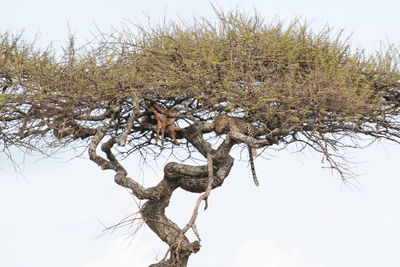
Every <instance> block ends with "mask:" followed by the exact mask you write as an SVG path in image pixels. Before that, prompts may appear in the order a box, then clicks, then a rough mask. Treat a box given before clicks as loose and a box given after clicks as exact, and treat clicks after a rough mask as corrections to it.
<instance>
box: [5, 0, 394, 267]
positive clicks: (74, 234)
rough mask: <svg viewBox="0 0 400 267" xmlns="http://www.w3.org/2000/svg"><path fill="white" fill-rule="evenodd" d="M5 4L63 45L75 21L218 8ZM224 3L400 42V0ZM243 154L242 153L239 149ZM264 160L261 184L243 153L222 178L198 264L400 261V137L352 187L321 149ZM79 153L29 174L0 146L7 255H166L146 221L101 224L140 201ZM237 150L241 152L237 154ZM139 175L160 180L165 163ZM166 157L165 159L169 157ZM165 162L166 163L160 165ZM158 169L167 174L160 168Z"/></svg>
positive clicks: (205, 218)
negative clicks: (325, 162) (130, 225)
mask: <svg viewBox="0 0 400 267" xmlns="http://www.w3.org/2000/svg"><path fill="white" fill-rule="evenodd" d="M3 2H4V3H1V5H0V6H1V10H2V12H1V23H0V31H1V32H4V31H5V30H9V29H12V30H20V29H25V33H26V36H28V37H29V38H33V36H34V35H35V34H37V33H40V35H41V42H42V44H43V45H46V44H47V43H48V42H50V41H52V42H53V43H54V45H55V46H59V45H62V44H64V42H65V39H66V36H67V31H68V30H67V29H68V26H67V25H68V24H69V25H70V28H71V29H72V32H75V33H77V37H78V38H79V39H80V40H81V41H82V40H84V39H90V32H93V31H96V29H95V28H96V27H95V25H97V26H98V27H100V28H101V29H102V30H104V31H107V30H108V29H110V27H112V26H114V27H118V26H119V25H120V23H121V22H122V21H123V20H124V19H132V20H134V19H135V18H136V19H138V20H139V21H141V22H143V23H145V22H146V16H145V15H144V14H148V15H149V16H150V18H151V20H152V21H154V22H158V21H160V20H162V18H163V16H164V14H166V16H167V17H168V18H173V19H175V18H177V17H179V18H182V19H186V20H190V18H191V17H193V16H204V17H207V18H214V17H215V15H214V14H213V11H212V8H211V6H210V4H209V2H208V1H200V0H197V1H188V0H186V1H178V0H171V1H153V0H147V1H123V0H114V1H105V0H102V1H99V0H96V1H94V0H93V1H83V0H81V1H76V0H69V1H55V0H52V1H49V0H47V1H46V0H36V1H30V0H14V1H3ZM219 4H220V5H221V6H223V7H224V9H229V8H231V7H235V6H238V7H240V8H242V9H244V10H247V11H251V10H252V9H256V10H257V11H258V12H259V13H260V14H261V15H262V16H263V17H264V18H265V19H266V21H267V22H268V21H270V20H272V19H273V18H274V17H278V18H281V19H285V20H290V19H292V18H293V17H294V16H302V18H304V19H307V21H309V22H312V26H313V27H314V28H315V29H319V28H321V27H322V26H323V25H325V24H326V23H329V25H331V26H333V27H335V28H345V30H346V32H347V33H348V34H350V33H353V35H352V43H353V44H354V45H355V46H356V47H361V48H365V49H367V50H368V51H372V50H373V49H378V48H379V42H380V41H381V40H384V41H385V40H389V41H391V42H394V43H396V44H399V43H400V32H399V30H398V27H399V25H400V17H399V15H398V13H399V11H400V2H398V1H395V0H392V1H389V0H382V1H342V0H337V1H330V2H325V1H307V0H303V1H283V0H282V1H269V0H268V1H262V0H247V1H227V0H226V1H219ZM237 154H238V153H236V155H237ZM275 155H276V157H273V158H271V159H269V160H265V159H261V158H260V159H257V160H256V169H257V173H258V176H259V180H260V183H261V186H260V187H259V188H256V187H255V186H254V185H253V182H252V178H251V176H250V171H249V169H248V168H247V163H246V162H240V161H236V165H235V167H234V168H233V170H232V171H231V175H230V176H229V178H228V179H227V180H226V182H225V184H224V185H223V187H221V188H219V189H217V190H214V191H213V192H212V195H211V197H210V200H209V209H208V210H207V211H206V212H203V211H201V212H200V217H199V219H198V224H197V226H198V229H199V231H200V234H201V236H202V240H203V241H202V245H203V246H202V249H201V250H200V252H199V253H198V254H196V255H193V256H192V257H191V259H190V265H189V266H191V267H204V266H210V267H217V266H218V267H231V266H232V267H245V266H255V267H337V266H341V267H354V266H363V267H376V266H385V267H397V266H400V258H399V257H398V252H399V250H400V243H399V241H398V240H400V207H399V205H398V204H399V203H400V194H398V191H399V188H400V180H399V179H398V178H399V176H400V175H399V173H400V166H399V164H398V159H399V158H400V146H398V145H395V144H391V143H384V144H375V145H373V146H371V147H369V148H366V149H364V150H362V151H358V152H356V153H353V154H352V156H353V159H354V161H357V162H361V163H360V164H358V165H357V166H356V167H355V169H354V170H355V172H357V173H358V174H360V176H359V177H358V178H357V182H356V183H357V186H358V189H354V188H353V189H352V188H349V187H347V186H343V185H342V184H341V182H340V181H339V179H338V178H337V177H336V176H331V175H330V173H329V172H328V171H324V170H322V169H321V164H320V160H321V158H320V156H319V155H315V154H311V153H306V154H304V155H298V154H291V153H288V152H284V151H282V152H279V153H275ZM69 157H70V154H67V155H64V156H63V157H62V155H60V158H58V159H53V160H48V159H43V160H41V161H36V159H31V158H28V159H27V162H26V164H25V171H24V174H25V179H24V178H21V177H20V176H17V175H16V174H15V172H14V171H13V169H12V166H11V164H10V163H9V162H7V161H5V160H4V159H2V158H1V157H0V160H1V161H0V162H1V163H0V214H1V217H0V266H7V267H35V266H40V267H53V266H57V267H75V266H76V267H106V266H114V267H127V266H130V267H131V266H135V267H144V266H148V265H149V263H151V262H152V261H153V260H154V259H156V258H158V259H160V258H162V257H163V256H164V254H163V253H164V251H165V248H166V247H165V245H163V244H161V243H160V241H158V240H157V238H156V237H155V235H154V234H153V233H151V231H150V230H149V229H146V230H144V231H142V232H140V233H139V234H138V235H136V237H135V238H134V239H132V238H129V237H127V235H128V234H129V230H127V231H116V232H115V233H113V234H111V233H107V234H105V235H102V230H103V229H104V226H103V223H104V224H106V225H108V226H109V225H112V224H115V223H117V222H118V221H119V220H120V219H122V218H123V217H125V216H127V215H129V214H130V213H132V212H133V211H134V210H135V207H136V204H135V202H134V201H133V199H132V198H131V197H130V195H129V194H128V193H127V191H126V190H124V189H121V188H119V187H118V186H117V185H115V184H114V182H113V173H112V172H110V171H107V172H105V171H101V170H100V169H99V168H97V166H95V164H93V163H92V162H90V161H89V160H88V159H76V160H72V161H68V160H67V159H68V158H69ZM237 158H238V157H237ZM124 163H125V164H128V165H130V166H131V168H130V169H129V170H130V176H131V177H135V178H137V179H139V180H142V179H144V180H145V182H146V184H154V183H155V182H156V181H157V179H158V178H157V177H160V173H161V172H160V169H158V170H157V169H156V170H155V171H152V170H147V171H146V173H145V174H144V175H143V174H140V172H139V171H138V167H137V159H135V158H131V159H128V160H126V161H125V162H124ZM164 163H165V161H162V162H160V163H159V166H161V167H162V166H163V165H164ZM161 167H160V168H161ZM157 175H158V176H157ZM196 197H197V196H196V195H190V194H188V193H184V192H179V193H178V194H176V195H175V196H174V198H173V200H172V203H171V205H170V209H169V214H170V215H171V217H172V218H174V219H175V220H176V221H178V222H179V223H180V224H181V225H182V224H183V223H185V222H186V221H187V220H188V219H189V217H190V214H191V211H192V208H193V206H194V203H195V200H196Z"/></svg>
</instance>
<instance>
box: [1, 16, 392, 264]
mask: <svg viewBox="0 0 400 267" xmlns="http://www.w3.org/2000/svg"><path fill="white" fill-rule="evenodd" d="M217 15H218V20H217V21H216V22H210V21H207V20H198V21H196V22H195V23H193V24H192V25H182V24H177V23H168V24H164V25H161V26H158V27H153V28H145V27H140V26H139V27H138V26H135V27H133V26H132V25H131V26H132V27H133V28H134V29H132V28H129V27H125V28H124V29H123V30H122V31H119V32H112V33H110V34H101V35H100V36H99V37H97V38H96V39H95V40H94V41H92V42H90V43H89V44H87V45H86V46H84V47H81V48H76V46H75V45H74V38H72V37H71V38H70V42H69V44H68V46H67V47H65V49H64V50H63V53H62V54H61V55H60V54H57V53H56V52H55V49H53V48H51V47H50V48H47V49H41V48H39V47H37V46H36V45H35V44H34V43H30V42H26V41H24V40H23V37H22V36H21V35H19V36H15V35H12V34H10V33H5V34H1V36H0V89H1V94H0V139H1V140H0V145H1V147H2V149H3V151H4V152H7V151H9V150H8V149H9V148H10V147H12V146H17V147H26V148H28V149H31V150H37V151H40V152H46V151H49V150H52V149H55V148H56V149H58V148H62V147H64V146H67V147H68V146H69V147H71V146H72V147H78V146H81V145H84V146H85V147H86V148H88V154H89V158H90V160H91V161H93V162H94V163H96V164H97V165H98V166H99V167H101V168H102V169H104V170H113V171H114V172H115V176H114V180H115V182H116V183H117V184H118V185H120V186H123V187H126V188H128V189H130V190H131V191H132V194H133V195H134V196H135V197H136V198H137V199H140V200H144V204H143V205H141V207H140V212H139V214H140V216H141V219H142V220H143V221H144V222H145V224H147V226H148V227H149V228H150V229H152V231H153V232H154V233H156V234H157V235H158V237H159V238H160V239H161V240H162V241H164V242H165V243H167V244H168V246H169V249H168V251H167V253H166V256H165V258H164V259H162V260H161V261H160V262H159V263H156V264H153V265H152V266H187V262H188V259H189V257H190V255H191V254H192V253H196V252H198V251H199V249H200V238H199V240H196V241H190V240H189V239H188V238H187V237H186V235H185V234H186V232H187V231H188V230H189V229H190V228H192V229H193V230H194V231H195V233H196V234H197V235H198V233H197V231H196V228H195V220H196V216H197V212H198V208H199V206H200V203H201V201H202V200H205V201H206V200H207V196H208V195H209V194H210V192H211V190H212V189H214V188H216V187H219V186H221V185H222V184H223V182H224V180H225V179H226V178H227V177H228V175H229V172H230V170H231V168H232V166H233V164H234V158H233V157H232V156H231V155H229V152H230V150H231V149H232V147H233V146H234V145H236V144H245V145H248V146H249V147H253V148H259V152H261V154H262V153H263V152H264V151H265V150H268V149H269V148H270V147H272V146H275V147H280V148H286V147H287V146H288V145H291V144H297V145H299V146H300V149H303V148H307V147H308V148H311V149H313V150H315V151H316V152H317V153H321V154H322V156H323V158H324V159H325V162H326V163H327V164H328V167H330V168H332V169H334V170H336V171H337V172H338V174H339V175H340V177H342V179H343V180H346V178H348V175H349V172H348V171H349V170H348V165H347V164H346V163H347V162H346V160H345V158H344V156H343V151H345V149H346V148H350V147H351V148H357V147H360V146H359V144H360V141H362V140H364V139H365V138H370V139H371V138H372V139H373V140H379V139H387V140H391V141H394V142H397V143H399V142H400V133H399V130H400V122H399V111H400V110H399V105H400V90H399V88H400V71H399V65H398V63H399V54H398V53H397V51H396V50H395V49H393V48H391V47H389V48H388V49H386V50H384V51H381V52H377V53H376V54H374V55H366V54H365V53H364V52H363V51H357V50H355V51H354V50H352V49H351V47H350V44H349V43H348V41H347V40H344V39H343V38H342V37H341V35H340V34H332V31H331V30H329V29H325V30H323V31H321V32H319V33H313V32H312V31H311V30H310V29H309V27H308V26H307V25H303V24H301V23H300V22H299V21H295V22H293V23H291V24H289V25H288V26H284V24H282V23H279V22H278V23H275V24H271V25H266V24H265V23H264V22H263V20H262V19H261V18H260V17H259V16H257V15H256V14H253V15H250V16H249V15H245V14H243V13H241V12H237V11H234V12H228V13H224V12H217ZM150 106H158V107H159V108H158V109H159V110H158V111H159V112H160V113H161V114H163V115H167V114H166V113H165V110H164V109H168V110H170V109H174V110H176V111H178V115H176V116H175V120H176V121H177V122H179V124H180V126H181V128H180V129H179V131H176V136H177V139H178V140H179V145H175V144H173V143H172V142H169V140H170V139H169V137H168V136H167V137H166V143H165V148H164V149H163V150H160V147H159V145H157V144H155V142H154V139H153V138H154V135H155V132H156V130H157V121H155V120H154V118H153V116H152V115H153V114H152V112H150V111H149V107H150ZM163 110H164V111H163ZM218 114H229V115H231V116H236V117H241V118H243V120H245V121H247V122H248V123H251V124H252V125H253V126H254V127H255V128H256V131H255V133H254V135H253V136H247V135H245V134H243V133H241V132H240V131H236V132H234V131H230V130H231V129H229V127H228V128H224V129H223V130H224V131H225V133H226V134H227V136H229V138H228V139H225V141H224V142H221V139H220V138H215V137H214V136H215V134H214V133H213V130H214V129H213V128H212V127H211V126H210V123H211V122H212V119H213V117H214V116H216V115H218ZM160 151H161V152H162V153H170V154H172V155H174V156H176V159H177V160H176V161H178V162H169V163H168V164H166V165H165V167H164V176H163V177H162V179H161V181H160V182H159V183H158V184H157V185H156V186H153V187H149V188H145V187H144V186H142V185H141V184H140V183H139V182H137V180H135V178H131V177H130V176H129V175H128V173H127V171H126V169H125V168H124V166H123V159H125V158H127V157H128V156H129V157H135V158H136V159H138V160H139V159H144V160H149V159H156V158H157V157H158V156H159V155H160ZM178 155H183V159H182V160H178V158H180V157H181V156H178ZM199 155H200V157H202V158H203V159H204V160H203V162H202V163H201V162H200V163H198V161H197V158H198V157H199ZM205 160H207V161H205ZM189 163H190V164H189ZM133 175H135V174H133ZM178 188H181V189H183V190H186V191H188V192H193V193H202V192H204V193H203V194H202V195H201V197H200V198H199V199H198V201H197V203H196V206H195V209H194V211H193V216H192V218H191V219H190V221H189V222H188V223H187V224H186V225H185V226H184V227H179V226H178V225H177V224H175V223H174V222H173V221H171V220H170V219H169V218H168V217H167V216H166V215H165V209H166V207H167V206H168V205H169V201H170V198H171V196H172V194H173V193H174V192H175V190H176V189H178ZM206 204H207V202H206Z"/></svg>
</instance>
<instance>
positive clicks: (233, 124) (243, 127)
mask: <svg viewBox="0 0 400 267" xmlns="http://www.w3.org/2000/svg"><path fill="white" fill-rule="evenodd" d="M210 128H211V129H214V131H215V132H216V134H217V135H221V134H223V133H226V134H227V135H226V138H225V142H226V143H228V142H229V139H230V137H229V135H230V133H231V132H240V133H241V134H244V135H247V136H249V137H251V138H254V137H255V133H256V128H255V127H254V126H253V124H251V123H250V122H247V121H246V120H244V119H243V118H239V117H232V116H229V115H227V114H220V115H217V116H215V117H214V118H213V121H212V122H211V124H210ZM247 147H248V150H249V161H250V167H251V172H252V175H253V180H254V184H255V185H256V186H259V182H258V179H257V174H256V169H255V166H254V156H257V150H256V149H255V148H254V147H250V146H249V145H247Z"/></svg>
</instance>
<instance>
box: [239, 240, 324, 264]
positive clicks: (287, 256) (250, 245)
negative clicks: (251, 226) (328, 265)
mask: <svg viewBox="0 0 400 267" xmlns="http://www.w3.org/2000/svg"><path fill="white" fill-rule="evenodd" d="M247 266H252V267H324V266H323V265H317V264H310V263H307V262H306V260H305V259H304V257H303V255H302V253H301V250H300V249H299V248H291V249H289V250H284V249H281V248H279V247H278V246H276V245H275V244H274V243H273V242H271V241H267V240H252V241H249V242H247V243H245V244H244V245H242V246H241V247H240V248H239V249H238V251H237V253H236V258H235V264H234V267H247Z"/></svg>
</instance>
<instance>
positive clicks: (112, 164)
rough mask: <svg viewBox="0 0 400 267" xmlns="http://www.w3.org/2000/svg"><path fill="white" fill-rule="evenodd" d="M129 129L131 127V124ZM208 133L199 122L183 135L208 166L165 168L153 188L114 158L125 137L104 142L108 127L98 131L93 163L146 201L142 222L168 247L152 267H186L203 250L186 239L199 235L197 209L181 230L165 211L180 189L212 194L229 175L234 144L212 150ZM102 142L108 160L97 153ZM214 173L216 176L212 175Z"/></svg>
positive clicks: (92, 150) (91, 153)
mask: <svg viewBox="0 0 400 267" xmlns="http://www.w3.org/2000/svg"><path fill="white" fill-rule="evenodd" d="M127 127H130V125H128V126H127ZM206 132H210V129H209V124H208V123H199V124H194V125H192V126H190V127H188V128H186V129H184V130H183V131H182V133H181V134H182V136H183V138H185V139H186V140H188V142H190V143H191V144H192V145H193V146H194V147H195V148H196V149H197V150H198V151H199V152H200V154H202V155H203V156H204V157H205V158H208V164H206V165H202V166H191V165H186V164H180V163H176V162H170V163H168V164H166V165H165V167H164V177H163V179H162V180H161V182H160V183H159V184H158V185H156V186H154V187H150V188H144V187H143V186H142V185H140V184H139V183H137V182H136V181H134V180H133V179H132V178H130V177H128V173H127V171H126V170H125V168H124V167H123V166H122V165H121V164H120V162H119V161H118V160H117V159H116V157H115V156H114V154H113V152H112V150H111V149H112V147H113V146H114V145H115V144H117V142H118V140H121V139H122V138H123V137H122V136H118V137H111V138H110V139H108V140H106V141H105V140H104V139H105V137H106V130H105V128H99V129H98V131H97V133H96V135H95V137H94V138H93V139H92V142H91V144H90V148H89V156H90V159H91V160H92V161H94V162H95V163H96V164H97V165H99V166H100V167H101V168H102V169H103V170H107V169H111V170H114V171H115V172H116V175H115V182H116V183H117V184H119V185H121V186H123V187H126V188H129V189H131V190H132V194H133V195H134V196H136V197H137V198H138V199H142V200H147V202H146V203H145V204H144V205H143V206H142V207H141V209H140V212H141V214H142V217H143V220H144V221H145V222H146V224H147V225H148V226H149V228H150V229H152V231H153V232H154V233H156V234H157V236H158V237H159V238H160V239H161V240H162V241H164V242H165V243H167V244H168V246H169V250H168V252H169V258H168V259H166V258H164V259H163V260H162V261H161V262H159V263H157V264H153V265H151V266H153V267H155V266H179V267H184V266H187V262H188V259H189V256H190V255H191V254H192V253H196V252H198V251H199V250H200V242H199V241H194V242H190V241H189V240H188V238H187V237H186V236H185V233H186V232H187V231H188V229H189V228H194V231H195V233H196V234H197V231H196V230H195V224H194V223H195V219H196V216H197V210H196V214H194V216H193V217H192V220H191V221H190V222H189V223H188V225H187V227H185V228H184V229H181V228H179V226H178V225H176V224H175V223H174V222H172V221H171V220H170V219H169V218H168V217H167V216H166V215H165V209H166V207H168V205H169V201H170V198H171V196H172V194H173V192H174V191H175V190H176V189H177V188H182V189H184V190H186V191H189V192H194V193H199V192H206V191H207V186H209V187H210V188H209V190H208V194H209V191H210V190H211V189H214V188H216V187H219V186H221V185H222V183H223V182H224V180H225V178H226V177H227V176H228V174H229V172H230V170H231V168H232V165H233V162H234V159H233V158H232V157H231V156H230V155H229V151H230V149H231V148H232V146H233V145H234V144H235V142H234V141H233V140H232V141H230V142H229V143H225V142H223V143H222V144H221V145H220V146H219V147H218V148H217V149H213V148H212V146H211V144H210V143H209V142H207V141H206V140H205V139H204V138H203V133H206ZM124 133H125V132H124ZM100 143H102V145H101V150H102V151H103V152H104V153H105V155H106V158H103V157H101V156H100V155H98V154H97V148H98V147H99V145H100ZM210 166H212V169H211V170H210V169H209V167H210ZM214 173H215V175H213V174H214ZM210 175H211V176H212V178H213V179H212V180H211V181H212V183H211V184H209V182H210ZM207 196H208V195H205V196H203V198H202V199H204V200H206V199H207ZM198 205H199V203H198ZM198 205H197V207H196V208H197V209H198ZM166 256H167V255H166Z"/></svg>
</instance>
